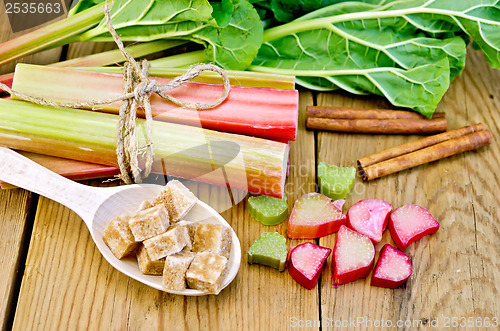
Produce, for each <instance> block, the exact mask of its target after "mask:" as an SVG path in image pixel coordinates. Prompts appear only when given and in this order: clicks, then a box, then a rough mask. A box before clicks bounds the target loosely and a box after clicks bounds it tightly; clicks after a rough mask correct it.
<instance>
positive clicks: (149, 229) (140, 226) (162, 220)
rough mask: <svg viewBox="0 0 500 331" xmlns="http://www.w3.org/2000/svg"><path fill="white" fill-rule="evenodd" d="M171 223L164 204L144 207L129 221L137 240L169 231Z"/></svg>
mask: <svg viewBox="0 0 500 331" xmlns="http://www.w3.org/2000/svg"><path fill="white" fill-rule="evenodd" d="M169 225H170V222H169V218H168V212H167V209H165V207H164V206H163V205H158V206H154V207H152V208H148V209H144V210H141V211H140V212H138V213H137V214H135V215H134V216H133V217H132V218H131V219H130V221H129V226H130V230H131V231H132V233H133V234H134V238H135V241H143V240H146V239H149V238H152V237H154V236H157V235H159V234H161V233H163V232H165V231H167V229H168V226H169Z"/></svg>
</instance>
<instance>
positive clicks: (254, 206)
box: [247, 195, 288, 225]
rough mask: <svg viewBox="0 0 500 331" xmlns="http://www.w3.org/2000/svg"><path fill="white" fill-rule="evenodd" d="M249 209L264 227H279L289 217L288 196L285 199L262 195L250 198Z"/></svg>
mask: <svg viewBox="0 0 500 331" xmlns="http://www.w3.org/2000/svg"><path fill="white" fill-rule="evenodd" d="M247 208H248V211H249V212H250V215H252V217H253V218H255V219H256V220H257V221H259V222H261V223H262V224H264V225H277V224H280V223H281V222H283V221H284V220H285V218H286V217H287V216H288V202H287V198H286V195H285V196H284V197H283V199H278V198H273V197H268V196H266V195H260V196H257V197H249V198H248V201H247Z"/></svg>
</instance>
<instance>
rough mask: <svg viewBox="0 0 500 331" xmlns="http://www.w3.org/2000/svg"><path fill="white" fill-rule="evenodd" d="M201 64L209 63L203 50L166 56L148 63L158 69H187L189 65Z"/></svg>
mask: <svg viewBox="0 0 500 331" xmlns="http://www.w3.org/2000/svg"><path fill="white" fill-rule="evenodd" d="M202 62H209V61H208V60H207V56H206V55H205V51H204V50H200V51H194V52H188V53H183V54H176V55H171V56H166V57H164V58H160V59H156V60H152V61H151V62H150V63H151V66H152V67H159V68H187V67H189V66H190V65H193V64H196V63H202Z"/></svg>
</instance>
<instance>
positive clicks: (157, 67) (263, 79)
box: [0, 60, 295, 90]
mask: <svg viewBox="0 0 500 331" xmlns="http://www.w3.org/2000/svg"><path fill="white" fill-rule="evenodd" d="M149 64H150V65H151V67H150V68H149V74H150V75H151V76H154V77H160V78H170V79H173V78H175V77H177V76H181V75H182V74H184V73H185V72H186V69H181V68H170V67H165V66H162V65H161V63H159V62H156V60H153V61H150V62H149ZM68 69H75V70H81V71H95V72H106V73H110V74H121V73H122V72H123V68H122V67H116V66H111V67H77V68H71V67H68ZM225 72H226V74H227V77H228V78H229V81H230V82H231V85H235V86H245V87H267V88H274V89H281V90H290V89H294V88H295V77H294V76H287V75H278V74H267V73H262V72H252V71H237V70H226V71H225ZM0 81H1V76H0ZM192 81H193V82H198V83H207V84H222V78H221V77H220V75H219V74H217V73H215V72H211V71H204V72H202V73H201V74H200V75H199V76H198V77H196V78H194V79H193V80H192Z"/></svg>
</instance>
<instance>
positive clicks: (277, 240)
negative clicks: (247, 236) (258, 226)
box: [248, 232, 288, 271]
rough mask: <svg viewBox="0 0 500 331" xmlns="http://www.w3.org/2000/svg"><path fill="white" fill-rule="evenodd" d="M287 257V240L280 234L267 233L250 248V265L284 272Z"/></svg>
mask: <svg viewBox="0 0 500 331" xmlns="http://www.w3.org/2000/svg"><path fill="white" fill-rule="evenodd" d="M287 255H288V247H287V245H286V238H285V237H283V236H282V235H280V234H279V233H278V232H265V233H263V234H261V235H260V237H259V238H258V239H257V240H255V241H254V242H253V244H252V246H250V249H249V250H248V263H249V264H253V263H256V264H263V265H267V266H270V267H272V268H275V269H278V270H279V271H283V270H285V264H286V257H287Z"/></svg>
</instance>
